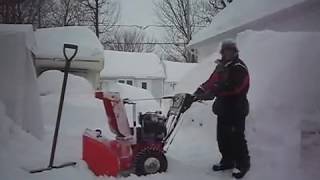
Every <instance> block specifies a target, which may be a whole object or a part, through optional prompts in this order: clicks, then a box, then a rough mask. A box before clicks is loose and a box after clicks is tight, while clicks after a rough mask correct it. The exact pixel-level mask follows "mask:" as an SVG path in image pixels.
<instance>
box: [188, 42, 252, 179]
mask: <svg viewBox="0 0 320 180" xmlns="http://www.w3.org/2000/svg"><path fill="white" fill-rule="evenodd" d="M220 53H221V55H222V59H221V60H217V61H216V63H217V66H216V68H215V70H214V71H213V73H212V74H211V76H210V78H209V79H208V80H207V81H206V82H204V83H203V84H202V85H201V86H200V87H199V88H198V89H197V90H196V92H195V93H194V97H195V100H213V99H215V102H214V104H213V107H212V110H213V112H214V113H215V114H216V115H217V116H218V118H217V119H218V122H217V141H218V146H219V150H220V153H221V155H222V159H221V161H220V163H219V164H216V165H213V167H212V169H213V170H214V171H222V170H227V169H233V168H236V169H237V170H238V171H237V172H234V173H233V174H232V175H233V176H234V177H235V178H239V179H240V178H242V177H243V176H244V175H245V174H246V173H247V172H248V170H249V168H250V156H249V151H248V147H247V141H246V139H245V134H244V131H245V119H246V116H247V115H248V113H249V103H248V100H247V93H248V90H249V73H248V68H247V66H246V65H245V63H244V62H243V61H242V60H240V59H239V56H238V48H237V46H236V44H235V43H234V42H233V41H224V42H223V43H222V45H221V51H220Z"/></svg>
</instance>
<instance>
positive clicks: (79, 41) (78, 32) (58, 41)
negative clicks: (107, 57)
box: [35, 26, 104, 61]
mask: <svg viewBox="0 0 320 180" xmlns="http://www.w3.org/2000/svg"><path fill="white" fill-rule="evenodd" d="M35 36H36V41H37V46H38V48H37V51H35V55H36V57H37V58H40V59H41V58H44V59H49V58H53V59H54V58H56V59H64V56H63V54H62V53H61V52H62V50H63V44H65V43H71V44H76V45H78V48H79V50H78V54H77V56H76V58H75V59H76V60H92V61H103V60H104V56H103V46H102V44H101V43H100V41H99V39H98V38H97V37H96V35H95V34H94V33H93V31H91V30H90V29H89V28H87V27H80V26H69V27H56V28H43V29H37V30H36V32H35ZM70 53H71V52H70Z"/></svg>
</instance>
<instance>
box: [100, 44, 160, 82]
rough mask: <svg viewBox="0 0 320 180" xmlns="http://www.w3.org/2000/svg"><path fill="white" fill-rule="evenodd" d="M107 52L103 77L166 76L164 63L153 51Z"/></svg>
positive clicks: (102, 72)
mask: <svg viewBox="0 0 320 180" xmlns="http://www.w3.org/2000/svg"><path fill="white" fill-rule="evenodd" d="M104 52H105V65H104V69H103V70H102V71H101V73H100V74H101V76H102V77H108V78H110V77H135V78H165V73H164V69H163V64H162V62H161V61H160V59H159V57H158V56H157V55H155V54H153V53H137V52H120V51H110V50H106V51H104Z"/></svg>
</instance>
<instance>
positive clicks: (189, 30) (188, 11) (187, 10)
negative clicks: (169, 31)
mask: <svg viewBox="0 0 320 180" xmlns="http://www.w3.org/2000/svg"><path fill="white" fill-rule="evenodd" d="M186 6H187V8H186V16H187V17H186V25H187V43H186V44H189V42H190V41H191V38H192V37H191V33H192V30H191V5H190V0H187V4H186ZM185 49H186V51H187V52H186V53H187V62H193V61H194V59H192V55H191V52H190V51H189V50H188V48H187V47H185Z"/></svg>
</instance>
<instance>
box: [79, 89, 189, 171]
mask: <svg viewBox="0 0 320 180" xmlns="http://www.w3.org/2000/svg"><path fill="white" fill-rule="evenodd" d="M96 98H98V99H101V100H102V101H103V103H104V107H105V110H106V114H107V117H108V124H109V128H110V130H111V131H112V132H113V133H114V134H115V135H116V138H115V139H108V138H105V137H103V136H102V133H101V130H99V129H97V130H90V129H86V131H85V133H84V134H83V160H84V161H85V162H86V163H87V164H88V167H89V169H90V170H91V171H92V172H93V173H94V174H95V175H97V176H101V175H107V176H119V175H124V174H128V173H131V172H133V173H135V174H136V175H138V176H141V175H147V174H154V173H161V172H165V171H166V170H167V167H168V162H167V158H166V156H165V153H166V151H167V150H168V148H169V145H170V144H171V143H172V140H173V138H174V136H175V134H176V132H177V131H176V129H177V128H176V127H177V125H178V124H179V122H182V121H180V118H181V115H182V114H183V113H184V112H185V111H186V110H187V109H188V108H189V107H190V106H191V104H192V102H193V97H192V95H190V94H176V95H175V96H172V97H163V99H172V105H171V107H170V109H169V111H168V113H167V116H164V115H162V113H161V112H160V111H157V112H147V113H144V114H143V113H139V116H138V122H139V125H137V122H136V118H135V117H136V116H135V114H136V103H135V100H129V99H125V100H122V99H120V95H119V94H117V93H110V92H97V93H96ZM125 104H127V105H132V108H133V114H134V116H133V119H132V122H133V127H130V126H129V122H128V118H127V114H126V111H125V107H124V105H125Z"/></svg>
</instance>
